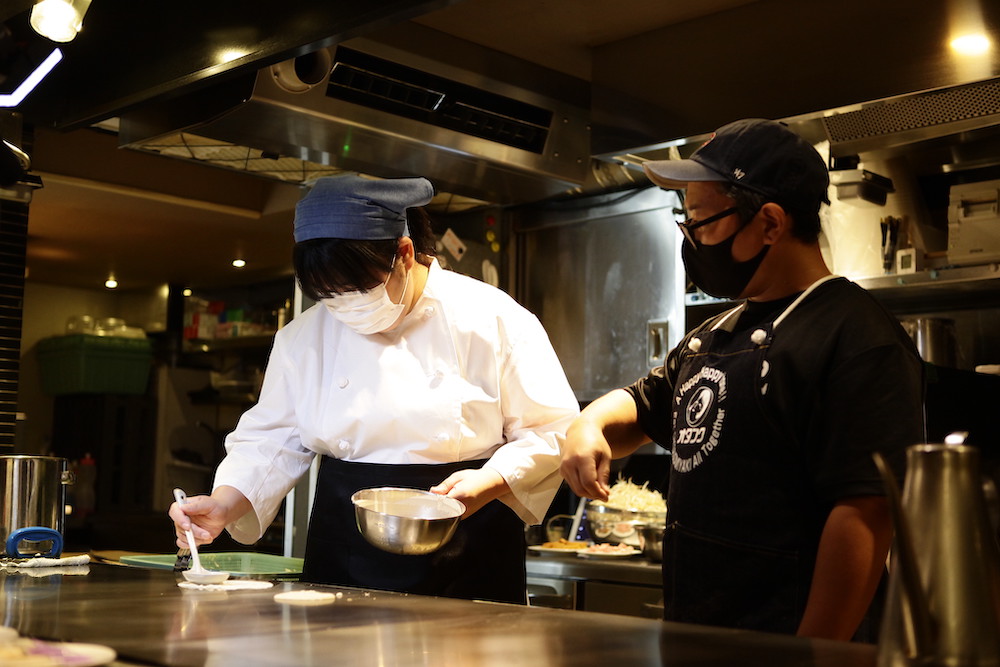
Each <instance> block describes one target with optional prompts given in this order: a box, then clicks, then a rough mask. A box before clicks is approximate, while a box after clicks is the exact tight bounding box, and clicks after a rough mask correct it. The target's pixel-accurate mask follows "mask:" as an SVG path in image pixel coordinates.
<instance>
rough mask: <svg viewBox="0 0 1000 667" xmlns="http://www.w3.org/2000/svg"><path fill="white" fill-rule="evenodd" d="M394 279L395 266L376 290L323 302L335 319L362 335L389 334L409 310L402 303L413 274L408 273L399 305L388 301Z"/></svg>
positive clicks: (340, 295) (354, 293) (340, 296)
mask: <svg viewBox="0 0 1000 667" xmlns="http://www.w3.org/2000/svg"><path fill="white" fill-rule="evenodd" d="M392 264H393V266H395V264H396V260H395V258H393V260H392ZM391 277H392V267H390V268H389V276H388V277H387V278H386V279H385V282H384V283H382V284H381V285H379V286H378V287H373V288H372V289H370V290H368V291H367V292H361V291H357V292H344V293H343V294H338V295H337V296H334V297H331V298H328V299H321V300H320V301H322V303H323V305H324V306H326V308H327V310H329V311H330V312H331V313H332V314H333V316H334V317H336V318H337V319H338V320H340V321H341V322H343V323H344V324H345V325H347V326H349V327H350V328H352V329H354V330H355V331H357V332H358V333H359V334H362V335H364V336H367V335H370V334H376V333H382V332H383V331H389V330H390V329H393V328H394V327H395V326H396V325H397V324H398V323H399V320H400V319H401V318H402V316H403V311H404V310H406V306H405V305H404V304H403V301H404V300H405V299H406V285H407V283H408V282H409V280H410V272H409V271H407V272H406V279H405V280H404V282H403V294H402V295H401V296H400V297H399V303H393V301H392V299H390V298H389V291H388V290H387V289H386V285H388V284H389V278H391Z"/></svg>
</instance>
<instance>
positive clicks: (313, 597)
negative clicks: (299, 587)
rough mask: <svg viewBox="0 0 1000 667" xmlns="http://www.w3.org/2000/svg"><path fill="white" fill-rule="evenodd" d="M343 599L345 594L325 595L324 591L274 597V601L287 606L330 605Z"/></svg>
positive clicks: (294, 592)
mask: <svg viewBox="0 0 1000 667" xmlns="http://www.w3.org/2000/svg"><path fill="white" fill-rule="evenodd" d="M342 597H344V594H343V593H341V592H337V593H325V592H323V591H287V592H284V593H277V594H276V595H275V596H274V601H275V602H282V603H285V604H300V605H316V604H329V603H331V602H334V601H335V600H337V599H338V598H342Z"/></svg>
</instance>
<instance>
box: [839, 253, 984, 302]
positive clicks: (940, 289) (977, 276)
mask: <svg viewBox="0 0 1000 667" xmlns="http://www.w3.org/2000/svg"><path fill="white" fill-rule="evenodd" d="M855 282H857V283H858V284H859V285H861V286H862V287H864V288H865V289H867V290H869V291H870V292H871V293H872V294H873V295H875V297H876V298H878V299H879V301H881V302H882V303H884V304H885V305H886V307H888V308H889V309H890V310H892V311H893V312H896V313H900V312H906V313H912V312H929V311H935V310H962V309H969V308H987V307H995V306H1000V264H995V263H994V264H983V265H980V266H960V267H950V268H942V269H931V270H928V271H920V272H917V273H908V274H899V275H890V276H878V277H873V278H860V279H858V280H856V281H855Z"/></svg>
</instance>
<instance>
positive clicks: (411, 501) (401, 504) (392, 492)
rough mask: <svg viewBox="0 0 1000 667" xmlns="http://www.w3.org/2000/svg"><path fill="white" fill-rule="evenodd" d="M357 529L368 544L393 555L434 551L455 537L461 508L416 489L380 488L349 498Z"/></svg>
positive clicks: (460, 504) (455, 503)
mask: <svg viewBox="0 0 1000 667" xmlns="http://www.w3.org/2000/svg"><path fill="white" fill-rule="evenodd" d="M351 502H352V503H354V516H355V518H356V519H357V523H358V530H360V531H361V534H362V535H363V536H364V538H365V539H366V540H368V542H369V543H371V544H372V545H374V546H376V547H378V548H379V549H382V550H383V551H389V552H391V553H395V554H404V555H409V556H417V555H421V554H429V553H431V552H432V551H437V550H438V549H440V548H441V547H442V546H444V545H445V544H447V543H448V540H450V539H451V536H452V535H454V534H455V528H457V527H458V521H459V519H460V518H461V516H462V515H463V514H465V505H464V504H462V503H461V502H460V501H458V500H455V499H454V498H449V497H447V496H442V495H439V494H436V493H431V492H429V491H421V490H419V489H402V488H397V487H380V488H375V489H362V490H361V491H358V492H357V493H355V494H354V495H353V496H351Z"/></svg>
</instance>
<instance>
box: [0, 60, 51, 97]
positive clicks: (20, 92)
mask: <svg viewBox="0 0 1000 667" xmlns="http://www.w3.org/2000/svg"><path fill="white" fill-rule="evenodd" d="M62 57H63V56H62V51H60V50H59V49H52V53H50V54H49V55H48V56H46V57H45V60H43V61H42V62H41V64H40V65H38V67H36V68H35V69H34V71H32V73H31V74H29V75H28V76H27V77H25V79H24V81H22V82H21V84H20V85H19V86H18V87H17V88H16V89H15V90H14V92H12V93H5V94H3V95H0V107H16V106H17V105H18V104H20V103H21V102H22V101H23V100H24V98H25V97H27V96H28V93H30V92H31V91H33V90H34V89H35V87H36V86H37V85H38V84H40V83H41V82H42V79H44V78H45V76H46V75H47V74H48V73H49V72H51V71H52V68H53V67H55V66H56V64H57V63H58V62H59V61H60V60H62Z"/></svg>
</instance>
